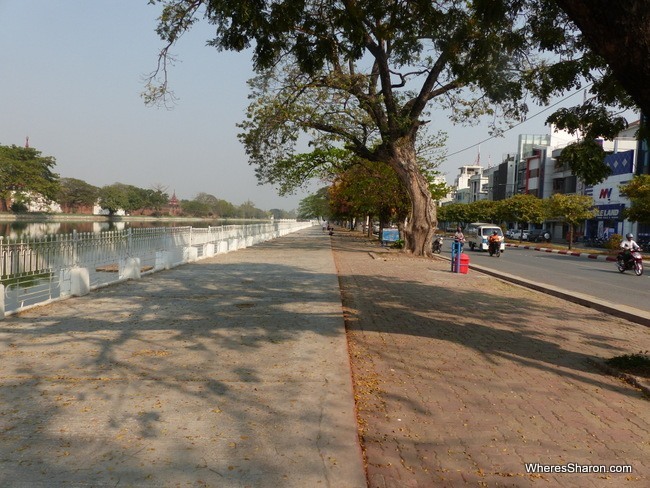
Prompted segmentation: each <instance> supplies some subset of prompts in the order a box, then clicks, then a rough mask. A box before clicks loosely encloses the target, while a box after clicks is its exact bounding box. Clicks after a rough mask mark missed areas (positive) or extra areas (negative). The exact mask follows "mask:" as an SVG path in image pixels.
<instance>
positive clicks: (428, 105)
mask: <svg viewBox="0 0 650 488" xmlns="http://www.w3.org/2000/svg"><path fill="white" fill-rule="evenodd" d="M151 3H162V4H163V8H162V13H161V16H160V19H159V20H160V22H159V25H158V34H159V35H160V37H161V38H162V39H163V40H164V42H165V46H164V47H163V49H162V51H161V54H160V57H159V63H160V64H159V67H158V68H159V69H158V70H157V72H156V73H154V74H153V75H152V81H155V80H156V76H157V75H159V74H162V79H160V80H158V81H159V84H155V83H151V84H150V85H149V91H148V92H147V94H146V99H147V100H148V101H150V102H151V101H155V100H156V99H160V97H163V96H164V95H165V93H167V92H168V86H167V78H166V74H167V64H166V61H167V56H168V53H169V49H170V48H171V46H172V45H173V44H174V43H175V42H176V41H177V40H178V39H179V38H180V37H181V36H182V34H183V33H184V32H186V31H187V30H188V29H191V27H192V26H193V25H194V24H195V23H196V22H198V21H199V20H200V19H201V17H203V18H205V19H206V20H207V22H208V23H210V24H211V25H213V26H214V36H213V37H212V38H211V39H209V40H208V44H209V45H210V46H213V47H216V48H217V49H230V50H236V51H241V50H244V49H248V48H250V50H251V52H252V53H253V65H254V68H255V69H256V71H257V72H258V74H259V76H258V77H257V78H256V79H255V80H253V81H252V83H251V87H252V100H253V101H252V103H251V106H250V108H249V111H248V118H247V120H246V121H245V122H244V123H243V124H242V128H243V129H244V132H243V134H242V141H243V142H244V144H245V146H246V151H247V154H248V156H249V161H250V162H251V163H252V164H254V165H255V166H256V170H257V173H258V177H259V178H260V181H262V182H272V180H273V178H274V175H277V174H278V173H277V172H278V171H285V172H292V171H293V170H294V169H295V168H296V164H297V165H300V164H302V163H305V162H306V163H310V162H313V161H315V158H313V157H312V158H311V159H309V158H307V159H305V158H301V157H299V156H297V154H299V153H301V152H305V151H304V150H303V149H302V147H303V145H301V142H304V141H306V142H308V143H309V144H310V148H311V149H310V151H311V152H312V153H315V152H316V151H319V150H321V151H323V152H322V154H329V153H328V149H329V148H331V147H338V148H345V149H347V150H348V151H350V152H352V153H353V154H355V155H356V156H357V157H360V158H363V159H365V160H368V161H374V162H377V163H381V164H386V165H387V166H389V167H390V168H392V170H393V171H394V172H395V173H396V174H397V177H398V178H399V179H400V181H401V182H402V184H403V185H404V188H405V189H406V192H407V194H408V197H409V200H410V203H411V213H410V215H409V219H408V224H407V227H406V229H405V231H406V232H405V248H406V249H407V250H408V251H411V252H414V253H417V254H424V253H428V252H430V241H431V237H432V235H433V230H434V228H435V224H436V214H435V212H436V209H435V205H434V203H433V200H432V197H431V195H430V192H429V187H428V184H427V181H426V178H425V177H424V175H423V174H422V171H421V167H420V166H419V165H418V163H417V156H416V142H417V140H418V139H419V138H421V137H422V135H423V134H424V133H425V132H426V130H427V127H428V126H430V125H432V124H433V121H434V119H435V118H434V117H431V111H432V110H437V109H448V110H449V111H450V114H451V119H452V121H454V122H456V121H470V122H471V121H475V120H476V118H477V117H478V116H481V115H488V116H491V117H492V120H493V122H494V125H493V130H494V132H495V133H498V132H499V130H501V129H502V128H503V125H499V124H500V123H505V124H507V123H509V122H510V123H514V122H518V121H520V120H521V118H522V117H523V116H524V115H525V113H526V112H527V109H528V102H527V98H526V97H527V95H528V96H530V97H532V98H533V99H535V100H538V101H540V102H542V103H546V102H548V101H549V100H550V99H551V97H553V96H554V95H557V94H560V93H563V92H564V91H567V90H575V89H578V88H580V87H589V89H590V90H591V92H592V93H593V96H590V97H589V98H587V99H586V101H585V104H583V105H584V106H585V107H586V108H584V109H582V113H583V114H593V113H595V112H594V111H593V110H590V109H589V107H590V106H591V107H594V106H598V105H603V104H604V105H612V106H614V107H615V108H617V109H622V108H625V107H629V106H630V105H631V104H632V103H633V102H632V100H631V99H630V98H629V97H627V98H626V97H625V96H624V92H623V91H622V90H621V88H620V85H619V84H618V83H617V82H616V79H615V78H614V76H613V74H612V72H611V70H610V69H609V68H608V66H607V65H606V63H605V61H604V60H603V58H601V57H599V56H597V55H594V54H593V53H592V52H591V51H590V49H589V47H588V45H587V44H586V43H585V41H584V39H583V37H582V35H581V34H580V32H579V31H578V30H577V29H576V28H575V26H574V25H573V24H572V23H571V22H569V21H568V19H567V16H566V15H565V14H564V13H563V12H562V11H561V10H560V9H559V7H558V5H557V3H556V2H554V1H552V0H542V1H539V0H475V1H472V2H459V1H456V0H441V1H438V2H425V1H413V2H408V3H395V2H389V1H385V0H372V1H371V0H364V1H361V2H354V3H350V2H338V1H334V2H327V3H323V2H319V1H316V0H307V1H305V0H301V1H297V0H273V1H271V0H255V1H250V0H242V1H239V2H230V1H227V0H167V1H161V0H151ZM590 104H591V105H590ZM601 115H602V114H601ZM606 115H607V117H605V119H606V120H607V121H608V123H609V122H611V121H614V122H616V118H615V117H614V115H615V112H607V113H606ZM587 119H589V118H588V117H581V118H580V130H581V132H583V133H587V134H589V133H590V131H591V130H592V128H595V127H597V126H596V125H595V121H596V120H599V121H602V120H605V119H602V118H601V119H594V118H591V119H589V120H587ZM555 121H556V123H557V124H558V125H561V124H568V123H569V122H568V119H567V118H566V117H565V118H561V117H558V118H556V119H555ZM437 123H440V121H439V118H438V119H437ZM619 123H620V120H619ZM615 125H616V124H615V123H614V124H613V125H608V126H607V128H608V130H613V127H614V126H615ZM567 126H568V125H567ZM594 130H595V129H594ZM600 135H603V134H600ZM303 168H304V166H303Z"/></svg>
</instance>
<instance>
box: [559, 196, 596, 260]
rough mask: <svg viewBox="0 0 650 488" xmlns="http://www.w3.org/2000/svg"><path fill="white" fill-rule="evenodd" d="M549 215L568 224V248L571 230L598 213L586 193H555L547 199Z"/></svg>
mask: <svg viewBox="0 0 650 488" xmlns="http://www.w3.org/2000/svg"><path fill="white" fill-rule="evenodd" d="M548 212H549V215H550V216H551V217H555V218H560V219H562V220H564V221H565V222H566V223H567V224H569V249H571V247H572V245H573V231H574V228H575V226H576V225H578V224H580V223H581V222H583V221H585V220H587V219H591V218H593V217H595V216H596V215H597V214H598V211H597V210H596V209H595V208H594V202H593V199H592V198H591V197H589V196H586V195H571V194H569V195H567V194H563V193H556V194H554V195H552V196H551V198H550V199H549V210H548Z"/></svg>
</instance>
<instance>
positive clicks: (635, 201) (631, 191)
mask: <svg viewBox="0 0 650 488" xmlns="http://www.w3.org/2000/svg"><path fill="white" fill-rule="evenodd" d="M621 194H622V195H625V196H626V197H628V198H629V199H630V201H631V203H632V205H631V206H630V207H629V208H626V209H625V212H624V215H625V218H627V219H629V220H632V221H634V222H642V223H644V224H650V175H637V176H635V177H634V178H632V181H630V182H629V183H628V184H627V185H622V186H621Z"/></svg>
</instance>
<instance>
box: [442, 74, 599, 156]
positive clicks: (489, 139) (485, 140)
mask: <svg viewBox="0 0 650 488" xmlns="http://www.w3.org/2000/svg"><path fill="white" fill-rule="evenodd" d="M591 85H593V83H590V84H589V85H587V86H585V87H584V88H581V89H580V90H578V91H576V92H573V93H572V94H571V95H567V96H566V97H564V98H563V99H561V100H558V101H557V102H555V103H554V104H552V105H549V106H548V107H546V108H544V109H543V110H540V111H539V112H537V113H536V114H535V115H531V116H530V117H528V118H527V119H526V120H522V121H521V122H519V123H518V124H515V125H513V126H512V127H509V128H508V129H505V130H504V131H503V132H508V131H511V130H512V129H514V128H515V127H519V126H520V125H522V124H525V123H526V122H528V121H529V120H531V119H534V118H535V117H537V116H538V115H541V114H543V113H544V112H546V111H547V110H550V109H552V108H553V107H555V106H556V105H559V104H560V103H562V102H564V101H566V100H568V99H569V98H571V97H572V96H574V95H577V94H578V93H580V92H581V91H583V90H586V89H587V88H589V87H590V86H591ZM497 137H498V136H490V137H488V138H487V139H483V140H482V141H479V142H477V143H476V144H472V145H471V146H467V147H466V148H464V149H461V150H460V151H456V152H453V153H451V154H447V158H450V157H451V156H455V155H456V154H460V153H462V152H465V151H468V150H469V149H472V148H473V147H476V146H480V145H481V144H483V143H484V142H487V141H491V140H492V139H496V138H497Z"/></svg>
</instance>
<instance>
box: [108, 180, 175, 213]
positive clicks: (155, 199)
mask: <svg viewBox="0 0 650 488" xmlns="http://www.w3.org/2000/svg"><path fill="white" fill-rule="evenodd" d="M98 193H99V203H100V205H101V206H102V208H105V209H106V210H108V211H109V213H110V214H111V215H113V214H114V213H115V212H117V211H118V210H120V209H121V210H124V211H125V212H127V213H132V212H135V211H143V210H145V209H153V210H160V208H162V207H163V206H164V205H165V204H167V202H168V201H169V195H167V194H166V193H163V192H162V191H161V190H149V189H145V188H138V187H137V186H133V185H125V184H124V183H114V184H112V185H106V186H104V187H102V188H101V189H100V190H99V192H98Z"/></svg>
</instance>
